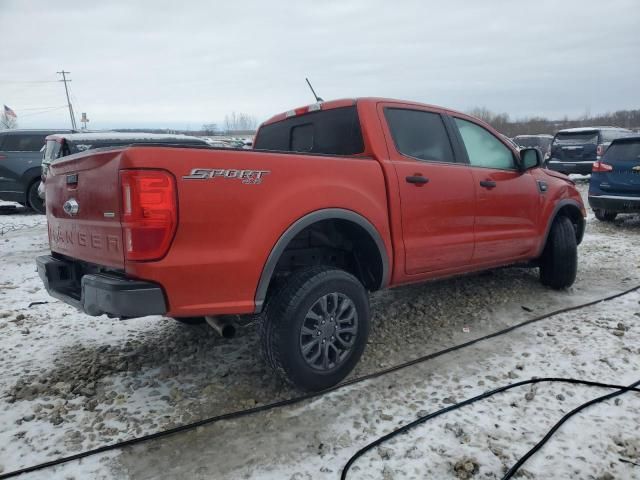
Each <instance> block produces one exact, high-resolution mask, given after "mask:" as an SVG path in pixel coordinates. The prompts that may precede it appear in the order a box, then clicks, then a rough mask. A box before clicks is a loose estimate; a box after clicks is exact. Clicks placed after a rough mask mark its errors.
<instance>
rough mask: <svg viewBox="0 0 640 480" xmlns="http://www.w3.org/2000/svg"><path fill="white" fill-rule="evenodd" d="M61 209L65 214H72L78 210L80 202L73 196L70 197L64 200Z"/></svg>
mask: <svg viewBox="0 0 640 480" xmlns="http://www.w3.org/2000/svg"><path fill="white" fill-rule="evenodd" d="M62 209H63V210H64V213H66V214H67V215H70V216H73V215H75V214H77V213H78V211H79V210H80V204H79V203H78V202H77V201H76V199H75V198H70V199H69V200H67V201H66V202H64V205H63V206H62Z"/></svg>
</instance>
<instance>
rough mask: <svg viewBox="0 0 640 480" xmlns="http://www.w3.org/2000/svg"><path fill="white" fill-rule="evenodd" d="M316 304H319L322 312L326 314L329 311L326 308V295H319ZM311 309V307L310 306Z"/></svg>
mask: <svg viewBox="0 0 640 480" xmlns="http://www.w3.org/2000/svg"><path fill="white" fill-rule="evenodd" d="M318 305H320V308H321V309H322V313H323V314H325V315H327V314H328V313H329V311H328V310H327V296H326V295H324V296H322V297H320V299H319V300H318ZM311 308H312V309H313V307H311Z"/></svg>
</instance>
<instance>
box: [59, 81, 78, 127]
mask: <svg viewBox="0 0 640 480" xmlns="http://www.w3.org/2000/svg"><path fill="white" fill-rule="evenodd" d="M56 73H58V74H59V75H62V80H60V81H61V82H64V91H65V92H66V93H67V105H69V117H70V118H71V128H73V129H74V130H77V129H78V127H76V117H75V116H74V115H73V107H72V106H71V100H70V99H69V88H68V87H67V82H70V81H71V80H67V77H66V74H67V73H71V72H65V71H64V70H62V71H61V72H56Z"/></svg>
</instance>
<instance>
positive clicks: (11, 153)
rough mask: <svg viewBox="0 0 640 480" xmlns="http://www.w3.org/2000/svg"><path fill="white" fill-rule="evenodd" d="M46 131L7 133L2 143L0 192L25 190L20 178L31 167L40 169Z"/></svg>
mask: <svg viewBox="0 0 640 480" xmlns="http://www.w3.org/2000/svg"><path fill="white" fill-rule="evenodd" d="M45 137H46V135H45V134H44V133H23V132H20V133H7V134H5V135H3V136H2V138H1V141H2V144H0V192H2V191H4V192H23V191H24V190H25V187H26V185H22V184H21V183H20V180H21V179H22V177H23V175H24V173H25V172H27V171H28V170H30V169H39V167H40V162H41V160H42V153H41V151H40V150H41V149H42V147H43V146H44V139H45Z"/></svg>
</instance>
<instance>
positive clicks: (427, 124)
mask: <svg viewBox="0 0 640 480" xmlns="http://www.w3.org/2000/svg"><path fill="white" fill-rule="evenodd" d="M384 114H385V118H386V119H387V123H388V124H389V130H390V131H391V136H392V137H393V142H394V143H395V146H396V150H398V152H400V153H401V154H403V155H406V156H408V157H412V158H415V159H418V160H425V161H430V162H446V163H452V162H454V157H453V150H452V148H451V142H450V141H449V135H447V131H446V129H445V127H444V123H443V121H442V117H441V116H440V115H439V114H437V113H433V112H425V111H422V110H410V109H404V108H386V109H385V112H384Z"/></svg>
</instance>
